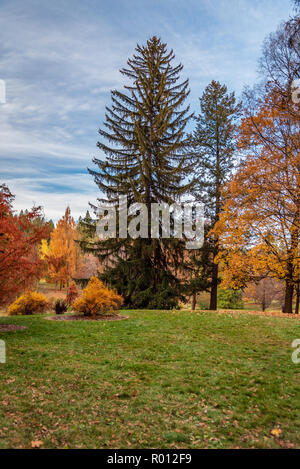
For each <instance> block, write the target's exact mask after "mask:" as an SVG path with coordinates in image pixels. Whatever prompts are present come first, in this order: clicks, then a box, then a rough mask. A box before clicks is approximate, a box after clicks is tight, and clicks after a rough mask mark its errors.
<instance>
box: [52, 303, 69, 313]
mask: <svg viewBox="0 0 300 469" xmlns="http://www.w3.org/2000/svg"><path fill="white" fill-rule="evenodd" d="M67 310H68V305H67V303H66V301H65V300H56V301H55V303H54V311H55V313H56V314H63V313H65V312H66V311H67Z"/></svg>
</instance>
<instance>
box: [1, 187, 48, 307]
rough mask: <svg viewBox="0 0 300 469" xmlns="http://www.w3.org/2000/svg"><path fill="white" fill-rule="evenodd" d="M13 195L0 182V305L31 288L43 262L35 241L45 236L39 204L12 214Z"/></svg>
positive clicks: (40, 274) (45, 227)
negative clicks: (17, 213) (25, 210)
mask: <svg viewBox="0 0 300 469" xmlns="http://www.w3.org/2000/svg"><path fill="white" fill-rule="evenodd" d="M13 200H14V196H13V195H12V194H11V192H10V190H9V189H8V187H7V186H6V185H4V184H2V185H1V186H0V305H1V306H2V305H5V304H7V303H9V302H10V301H11V300H12V299H13V298H14V297H16V296H17V295H18V294H19V293H21V292H22V291H23V290H24V289H26V288H30V287H31V286H32V285H33V284H34V282H36V281H38V280H39V279H40V277H41V276H42V273H43V268H44V262H43V261H42V260H41V259H40V257H39V256H38V245H39V243H40V242H41V240H42V239H43V238H44V237H47V236H48V231H49V227H48V226H47V224H42V223H39V222H38V220H39V219H40V218H41V217H42V212H41V208H40V207H35V208H33V209H32V210H30V211H27V212H26V213H22V214H20V215H16V214H14V211H13V207H12V203H13Z"/></svg>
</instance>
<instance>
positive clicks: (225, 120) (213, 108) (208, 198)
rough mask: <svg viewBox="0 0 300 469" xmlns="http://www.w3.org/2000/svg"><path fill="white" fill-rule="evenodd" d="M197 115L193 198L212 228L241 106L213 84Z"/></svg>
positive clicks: (213, 301)
mask: <svg viewBox="0 0 300 469" xmlns="http://www.w3.org/2000/svg"><path fill="white" fill-rule="evenodd" d="M200 109H201V111H200V114H199V116H198V117H196V122H197V126H196V130H195V131H194V133H193V135H192V146H193V156H194V163H195V167H194V170H195V174H196V175H197V184H196V186H195V189H194V194H195V196H196V198H197V199H198V200H200V201H202V202H203V203H204V207H205V215H206V219H207V221H208V223H209V224H210V226H211V228H212V227H213V226H214V225H215V223H216V222H217V221H218V219H219V214H220V211H221V207H222V195H221V188H222V186H223V184H224V183H225V182H226V181H227V180H228V178H229V177H230V175H231V172H232V169H233V167H234V154H235V149H236V145H235V131H236V122H237V119H238V117H239V115H240V105H239V104H236V99H235V95H234V93H230V94H229V93H228V92H227V87H226V86H225V85H221V84H220V83H219V82H217V81H212V82H211V83H210V84H209V85H208V86H207V87H206V89H205V90H204V93H203V95H202V97H201V98H200ZM210 245H211V250H212V255H211V256H212V259H213V260H215V259H216V256H217V255H218V252H219V244H218V239H217V237H216V236H214V238H213V239H212V240H210ZM218 272H219V267H218V264H217V263H215V262H213V265H212V268H211V294H210V306H209V308H210V309H211V310H216V309H217V290H218V281H219V280H218V276H219V273H218Z"/></svg>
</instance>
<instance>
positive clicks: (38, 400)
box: [0, 311, 300, 448]
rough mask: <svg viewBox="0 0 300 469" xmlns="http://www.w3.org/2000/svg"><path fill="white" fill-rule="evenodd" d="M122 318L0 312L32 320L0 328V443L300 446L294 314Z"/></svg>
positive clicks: (298, 332) (298, 329)
mask: <svg viewBox="0 0 300 469" xmlns="http://www.w3.org/2000/svg"><path fill="white" fill-rule="evenodd" d="M126 314H128V315H129V316H130V319H128V320H126V321H115V322H81V321H79V322H77V321H74V322H55V321H46V320H44V318H42V317H37V316H36V317H21V318H20V317H10V318H9V317H5V318H1V321H0V322H1V324H3V323H14V324H22V325H26V326H28V327H29V328H28V329H27V330H23V331H18V332H9V333H0V339H4V340H5V341H6V345H7V363H6V364H0V448H28V447H31V442H32V441H36V440H38V441H42V442H43V445H42V447H43V448H245V447H247V448H249V447H250V448H276V447H297V448H299V447H300V433H299V430H300V379H299V378H300V373H299V372H300V365H295V364H293V363H292V361H291V353H292V349H291V342H292V341H293V340H294V339H295V338H300V322H299V321H298V320H292V319H288V318H287V319H285V318H270V317H261V316H253V315H252V316H250V315H247V314H243V315H233V314H216V313H209V312H207V313H189V312H155V311H129V312H126ZM276 427H279V428H280V429H281V430H282V438H281V439H278V438H276V437H274V436H272V435H271V433H270V432H271V430H272V429H274V428H276Z"/></svg>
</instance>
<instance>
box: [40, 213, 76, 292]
mask: <svg viewBox="0 0 300 469" xmlns="http://www.w3.org/2000/svg"><path fill="white" fill-rule="evenodd" d="M76 239H78V233H77V229H76V223H75V221H74V219H73V217H72V216H71V211H70V208H69V207H67V208H66V211H65V214H64V216H63V217H62V218H61V219H60V220H59V221H58V223H57V225H56V227H55V229H54V230H53V231H52V233H51V238H50V243H49V247H48V250H47V248H46V246H45V244H44V247H43V248H44V251H47V252H45V254H44V255H45V258H46V259H47V262H48V267H49V275H50V278H51V279H52V280H54V281H55V282H59V284H60V287H62V286H63V285H64V284H67V285H68V284H69V282H70V280H71V279H72V277H73V276H74V274H75V272H76V271H77V270H78V269H79V267H80V262H81V254H80V248H79V246H78V243H76Z"/></svg>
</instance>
